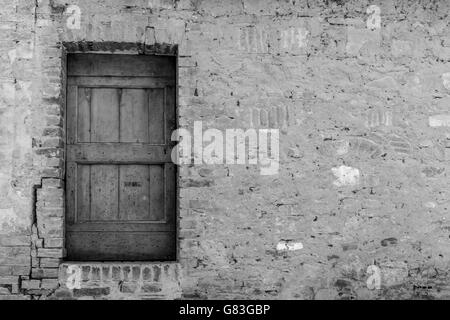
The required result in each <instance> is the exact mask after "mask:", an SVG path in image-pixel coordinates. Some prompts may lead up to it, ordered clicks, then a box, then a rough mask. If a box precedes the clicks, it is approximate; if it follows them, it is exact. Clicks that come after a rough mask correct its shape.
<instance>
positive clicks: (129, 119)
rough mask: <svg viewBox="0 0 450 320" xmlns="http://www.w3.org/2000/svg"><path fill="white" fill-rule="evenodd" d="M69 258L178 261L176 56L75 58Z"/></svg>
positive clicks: (71, 61)
mask: <svg viewBox="0 0 450 320" xmlns="http://www.w3.org/2000/svg"><path fill="white" fill-rule="evenodd" d="M67 76H68V78H67V117H66V119H67V150H66V151H67V168H66V172H67V176H66V192H67V213H66V249H67V259H69V260H78V261H79V260H85V261H93V260H94V261H103V260H110V261H111V260H114V261H123V260H127V261H133V260H135V261H137V260H141V261H142V260H146V261H151V260H173V259H175V253H176V222H175V221H176V220H175V217H176V167H175V165H174V164H173V163H172V162H171V159H170V153H171V142H170V136H171V133H172V130H174V129H175V126H176V116H175V110H176V109H175V61H174V58H173V57H162V56H134V55H112V54H111V55H110V54H70V55H68V68H67Z"/></svg>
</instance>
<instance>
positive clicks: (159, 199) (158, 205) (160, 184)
mask: <svg viewBox="0 0 450 320" xmlns="http://www.w3.org/2000/svg"><path fill="white" fill-rule="evenodd" d="M149 171H150V190H149V191H150V192H149V193H150V217H149V220H152V221H162V220H164V219H165V211H164V188H165V183H164V165H159V164H158V165H149Z"/></svg>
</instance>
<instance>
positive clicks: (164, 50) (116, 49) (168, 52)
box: [60, 42, 181, 264]
mask: <svg viewBox="0 0 450 320" xmlns="http://www.w3.org/2000/svg"><path fill="white" fill-rule="evenodd" d="M95 48H101V50H95ZM71 53H79V54H83V53H86V54H87V53H89V54H114V55H121V54H126V55H149V56H158V55H159V56H171V57H175V117H176V128H179V125H180V124H179V80H178V78H179V67H178V65H179V61H178V60H179V55H178V45H165V44H162V45H154V46H151V47H148V46H145V45H144V44H142V43H126V42H125V43H124V42H120V43H119V42H118V43H113V42H106V43H103V42H98V43H95V42H90V43H88V44H86V43H85V42H80V43H78V42H63V43H62V57H61V61H62V87H61V88H62V99H61V103H62V108H61V109H62V112H63V115H62V116H61V117H62V134H63V139H62V140H63V144H64V146H63V150H64V151H63V153H62V159H60V160H61V166H62V174H61V175H62V177H63V184H62V188H63V189H64V190H66V183H67V181H66V154H67V118H66V117H67V55H68V54H71ZM175 167H176V177H177V178H176V181H175V188H176V192H175V197H176V199H175V228H176V232H175V242H176V245H175V259H174V260H170V261H148V262H147V261H137V262H136V263H138V264H145V263H158V262H165V263H179V262H180V241H179V240H180V239H179V237H180V185H181V184H180V179H181V178H180V175H181V173H180V170H179V168H178V166H177V165H175ZM66 197H67V196H66V195H64V205H63V220H64V222H63V226H62V227H63V238H64V241H65V239H66V237H65V217H66V203H67V201H66ZM63 251H64V254H63V256H64V257H65V243H64V247H63ZM63 260H64V263H67V262H71V261H68V260H66V259H63ZM99 262H101V261H99ZM123 262H133V261H117V263H123ZM74 263H83V261H76V262H74ZM88 263H92V261H90V262H88ZM107 263H115V261H108V262H107Z"/></svg>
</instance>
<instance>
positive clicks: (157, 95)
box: [148, 88, 165, 144]
mask: <svg viewBox="0 0 450 320" xmlns="http://www.w3.org/2000/svg"><path fill="white" fill-rule="evenodd" d="M148 108H149V119H148V123H149V142H150V143H153V144H164V143H165V139H164V128H165V111H164V89H160V88H158V89H149V90H148Z"/></svg>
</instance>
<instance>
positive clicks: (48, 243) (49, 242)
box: [44, 238, 64, 248]
mask: <svg viewBox="0 0 450 320" xmlns="http://www.w3.org/2000/svg"><path fill="white" fill-rule="evenodd" d="M44 246H45V247H46V248H63V247H64V238H45V240H44Z"/></svg>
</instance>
